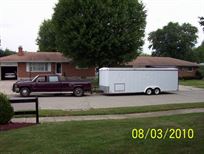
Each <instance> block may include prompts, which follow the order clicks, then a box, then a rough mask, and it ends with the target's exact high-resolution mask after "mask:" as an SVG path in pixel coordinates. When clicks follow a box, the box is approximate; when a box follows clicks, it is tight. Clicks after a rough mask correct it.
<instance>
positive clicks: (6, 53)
mask: <svg viewBox="0 0 204 154" xmlns="http://www.w3.org/2000/svg"><path fill="white" fill-rule="evenodd" d="M15 53H16V52H15V51H11V50H9V49H5V50H2V49H0V57H4V56H9V55H12V54H15Z"/></svg>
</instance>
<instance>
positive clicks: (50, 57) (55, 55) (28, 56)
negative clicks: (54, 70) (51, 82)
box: [0, 52, 71, 62]
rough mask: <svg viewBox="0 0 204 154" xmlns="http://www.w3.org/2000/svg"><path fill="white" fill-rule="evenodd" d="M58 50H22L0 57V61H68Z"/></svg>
mask: <svg viewBox="0 0 204 154" xmlns="http://www.w3.org/2000/svg"><path fill="white" fill-rule="evenodd" d="M70 61H71V59H70V58H66V57H65V56H63V54H62V53H60V52H24V53H23V55H19V54H14V55H10V56H5V57H1V58H0V62H70Z"/></svg>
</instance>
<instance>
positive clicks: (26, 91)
mask: <svg viewBox="0 0 204 154" xmlns="http://www.w3.org/2000/svg"><path fill="white" fill-rule="evenodd" d="M20 95H21V96H23V97H28V96H30V90H29V89H28V88H26V87H23V88H21V89H20Z"/></svg>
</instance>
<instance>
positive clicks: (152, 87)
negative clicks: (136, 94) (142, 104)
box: [144, 86, 161, 93]
mask: <svg viewBox="0 0 204 154" xmlns="http://www.w3.org/2000/svg"><path fill="white" fill-rule="evenodd" d="M149 88H151V89H152V90H154V89H155V88H159V87H158V86H148V87H146V88H145V89H144V93H145V92H146V91H147V89H149ZM159 89H160V90H161V88H159Z"/></svg>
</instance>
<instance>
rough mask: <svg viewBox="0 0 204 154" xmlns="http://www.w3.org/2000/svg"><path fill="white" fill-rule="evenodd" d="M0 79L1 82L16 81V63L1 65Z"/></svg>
mask: <svg viewBox="0 0 204 154" xmlns="http://www.w3.org/2000/svg"><path fill="white" fill-rule="evenodd" d="M0 79H1V80H16V79H17V63H1V66H0Z"/></svg>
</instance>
